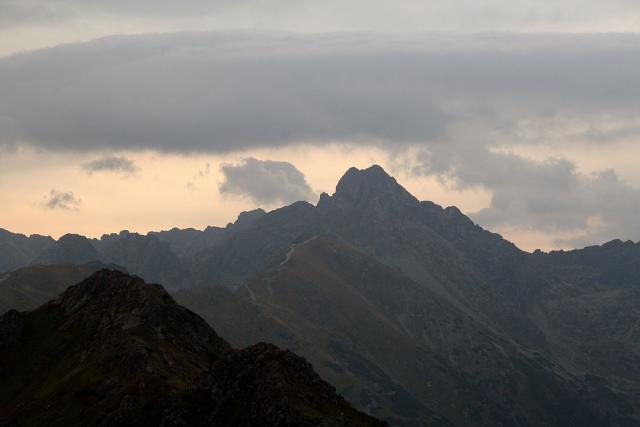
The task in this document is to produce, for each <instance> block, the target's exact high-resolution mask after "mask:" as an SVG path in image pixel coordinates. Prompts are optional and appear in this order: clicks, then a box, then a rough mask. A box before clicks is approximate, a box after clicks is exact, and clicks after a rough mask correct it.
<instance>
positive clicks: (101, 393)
mask: <svg viewBox="0 0 640 427" xmlns="http://www.w3.org/2000/svg"><path fill="white" fill-rule="evenodd" d="M0 349H2V352H0V372H2V382H1V383H0V424H2V425H49V426H87V425H110V426H125V425H131V426H133V425H135V426H160V425H162V426H184V425H189V426H230V427H231V426H256V427H258V426H266V425H268V426H283V427H284V426H287V427H294V426H345V427H347V426H353V427H357V426H361V427H365V426H371V427H373V426H382V425H383V424H382V423H380V422H378V421H376V420H374V419H373V418H370V417H368V416H367V415H364V414H361V413H359V412H357V411H355V410H354V409H352V408H351V407H350V406H349V404H348V403H347V402H346V401H345V400H344V399H342V398H340V397H339V396H338V395H336V393H335V389H334V388H333V387H331V386H330V385H328V384H327V383H325V382H324V381H322V380H321V379H320V378H319V377H318V376H317V374H316V373H315V372H314V371H313V370H312V368H311V366H310V365H309V364H308V363H306V362H305V361H304V360H303V359H301V358H299V357H297V356H295V355H293V354H292V353H290V352H287V351H283V350H280V349H278V348H277V347H275V346H273V345H270V344H257V345H254V346H251V347H248V348H246V349H243V350H232V349H231V347H230V346H229V345H228V344H227V342H226V341H224V340H223V339H222V338H220V337H219V336H218V335H217V334H216V333H215V332H214V331H213V330H212V329H211V328H210V327H209V326H208V325H207V324H206V323H205V322H204V320H202V319H201V318H200V317H198V316H197V315H195V314H194V313H192V312H190V311H189V310H187V309H185V308H183V307H181V306H179V305H177V304H176V303H175V302H174V301H173V299H172V298H171V297H170V296H169V294H167V293H166V292H165V290H164V289H163V288H162V287H161V286H159V285H148V284H146V283H144V282H143V281H142V280H141V279H139V278H136V277H131V276H128V275H126V274H123V273H120V272H117V271H112V270H101V271H99V272H97V273H95V274H94V275H92V276H91V277H89V278H88V279H86V280H84V281H83V282H81V283H79V284H77V285H75V286H72V287H70V288H69V289H68V290H67V291H65V292H64V293H63V294H62V295H61V296H60V297H59V298H57V299H55V300H53V301H51V302H49V303H48V304H45V305H44V306H42V307H40V308H38V309H37V310H35V311H32V312H17V311H9V312H7V313H6V314H4V315H3V316H2V317H0Z"/></svg>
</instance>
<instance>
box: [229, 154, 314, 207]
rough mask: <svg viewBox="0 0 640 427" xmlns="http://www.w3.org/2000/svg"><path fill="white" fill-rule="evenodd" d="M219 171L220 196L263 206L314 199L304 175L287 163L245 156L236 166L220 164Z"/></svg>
mask: <svg viewBox="0 0 640 427" xmlns="http://www.w3.org/2000/svg"><path fill="white" fill-rule="evenodd" d="M221 170H222V174H223V175H224V181H223V182H222V184H220V188H219V189H220V192H221V193H223V194H225V193H226V194H235V195H240V196H244V197H248V198H250V199H252V200H253V201H255V202H256V203H258V204H266V205H271V204H274V203H292V202H295V201H298V200H313V199H315V198H316V194H315V193H314V191H313V190H312V189H311V187H310V186H309V184H308V183H307V180H306V178H305V176H304V174H303V173H302V172H300V171H299V170H298V169H297V168H296V167H295V166H294V165H292V164H291V163H289V162H278V161H273V160H258V159H254V158H252V157H249V158H246V159H243V160H242V161H241V162H240V163H239V164H235V165H233V164H225V165H222V167H221Z"/></svg>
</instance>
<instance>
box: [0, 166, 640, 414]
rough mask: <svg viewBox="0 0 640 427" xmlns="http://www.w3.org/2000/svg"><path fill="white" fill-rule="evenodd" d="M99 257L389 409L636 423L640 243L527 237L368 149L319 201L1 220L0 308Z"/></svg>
mask: <svg viewBox="0 0 640 427" xmlns="http://www.w3.org/2000/svg"><path fill="white" fill-rule="evenodd" d="M95 261H97V262H99V263H104V264H106V263H109V264H115V265H118V266H121V267H122V268H124V269H126V270H127V271H129V272H130V273H132V274H137V275H139V276H141V277H143V278H144V279H145V280H147V281H150V282H158V283H160V284H162V285H163V286H165V287H167V289H169V291H170V292H172V293H173V295H174V297H175V298H176V300H177V301H178V302H179V303H181V304H183V305H184V306H186V307H188V308H190V309H191V310H193V311H195V312H196V313H198V314H199V315H201V316H202V317H203V318H204V319H206V320H207V321H208V322H209V324H210V325H211V326H212V327H213V328H214V329H215V330H216V331H218V333H220V334H221V335H222V336H223V337H224V338H226V339H227V340H228V341H229V342H230V343H231V344H232V345H234V346H239V347H243V346H247V345H252V344H255V343H257V342H260V341H267V342H271V343H274V344H276V345H279V346H281V347H284V348H287V349H290V350H292V351H294V352H295V353H296V354H298V355H301V356H304V357H305V358H306V359H307V360H309V361H310V362H311V364H312V365H313V367H314V368H315V369H316V370H317V371H318V373H319V374H320V376H321V377H322V378H323V379H324V380H326V381H328V382H330V383H331V384H333V385H335V386H336V387H337V389H338V392H339V393H341V394H342V395H343V396H345V398H346V399H347V400H348V401H350V402H351V403H352V404H353V405H354V406H356V408H358V409H360V410H363V411H366V412H368V413H370V414H372V415H374V416H376V417H380V418H383V419H385V420H388V422H389V423H390V424H391V425H396V426H421V425H455V426H478V425H483V426H495V425H503V426H538V425H545V426H607V425H610V426H637V425H640V409H639V408H640V347H639V346H638V343H639V342H640V308H639V307H640V283H639V278H640V245H639V244H638V243H633V242H622V241H612V242H609V243H607V244H605V245H603V246H598V247H590V248H585V249H582V250H575V251H568V252H562V251H560V252H552V253H542V252H535V253H528V252H524V251H521V250H519V249H518V248H517V247H516V246H515V245H513V244H512V243H510V242H508V241H506V240H504V239H503V238H502V237H500V236H499V235H497V234H493V233H491V232H489V231H486V230H484V229H482V228H481V227H479V226H477V225H476V224H474V223H473V222H472V221H471V220H470V219H469V218H467V217H466V216H465V215H463V214H462V213H461V212H460V211H459V210H458V209H457V208H455V207H449V208H442V207H440V206H438V205H436V204H434V203H433V202H429V201H419V200H417V199H416V198H415V197H413V196H412V195H411V194H409V193H408V192H407V191H406V190H405V189H404V188H403V187H402V186H400V185H399V184H398V183H397V182H396V181H395V179H393V178H392V177H390V176H389V175H388V174H387V173H386V172H385V171H384V170H382V168H380V167H379V166H372V167H370V168H368V169H364V170H358V169H355V168H352V169H349V170H348V171H347V172H346V174H345V175H344V176H343V177H342V178H341V180H340V181H339V182H338V184H337V187H336V191H335V193H334V194H333V195H331V196H329V195H327V194H322V195H321V197H320V200H319V202H318V204H317V205H315V206H314V205H311V204H309V203H306V202H297V203H294V204H292V205H289V206H285V207H283V208H280V209H277V210H274V211H271V212H268V213H267V212H264V211H262V210H256V211H252V212H246V213H243V214H241V215H240V217H239V218H238V220H237V221H236V222H235V223H234V224H229V225H228V226H227V227H225V228H218V227H208V228H207V229H205V230H203V231H199V230H194V229H187V230H179V229H173V230H170V231H162V232H155V233H149V234H148V235H139V234H136V233H129V232H121V233H119V234H112V235H105V236H103V237H102V238H101V239H99V240H97V239H87V238H84V237H82V236H77V235H66V236H63V237H62V238H60V239H59V240H58V241H54V240H53V239H50V238H46V237H42V236H31V237H26V236H21V235H15V234H11V233H9V232H5V231H3V232H2V233H1V234H0V270H4V271H10V270H16V269H18V268H20V267H26V269H24V270H18V271H15V272H12V273H5V274H2V275H0V299H1V300H0V308H2V309H7V308H18V309H33V308H35V307H36V306H37V305H38V304H40V303H44V302H46V301H47V300H49V299H50V298H51V297H52V296H53V295H55V294H57V293H58V292H60V291H61V290H62V289H63V288H64V286H65V285H71V284H74V283H76V282H77V281H79V277H78V274H81V275H83V274H85V273H87V275H88V274H90V273H91V271H95V270H96V269H99V268H101V264H98V263H94V264H89V265H87V263H88V262H95ZM59 264H74V265H76V266H75V267H69V266H68V267H64V268H66V269H70V270H69V271H70V272H69V273H67V274H68V275H67V276H60V274H61V273H60V269H61V268H63V267H59V266H56V265H59ZM29 265H32V266H31V267H29ZM42 265H49V266H51V267H43V266H42ZM54 266H55V267H54ZM90 270H91V271H90ZM33 271H44V272H45V273H42V274H44V275H43V276H36V275H34V274H32V273H30V272H33ZM47 271H50V272H51V273H50V276H47V274H48V273H46V272H47ZM56 272H57V273H56ZM56 274H57V276H56ZM17 277H24V279H21V280H17V279H16V278H17ZM56 277H57V278H56ZM61 277H62V278H61ZM67 278H68V279H67ZM49 283H51V287H50V289H51V292H49V293H47V291H46V290H47V285H48V284H49ZM9 284H10V289H11V292H10V293H9V292H8V290H7V289H9ZM34 289H37V290H38V292H35V291H34ZM42 289H45V290H44V291H43V290H42ZM21 295H22V296H21ZM40 310H42V309H40ZM42 345H43V346H44V345H46V344H42ZM43 348H45V347H43Z"/></svg>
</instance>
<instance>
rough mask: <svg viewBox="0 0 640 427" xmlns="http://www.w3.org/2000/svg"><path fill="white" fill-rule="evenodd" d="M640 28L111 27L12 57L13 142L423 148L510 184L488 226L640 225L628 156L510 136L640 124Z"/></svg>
mask: <svg viewBox="0 0 640 427" xmlns="http://www.w3.org/2000/svg"><path fill="white" fill-rule="evenodd" d="M639 42H640V36H638V35H621V34H608V35H559V34H546V35H514V34H508V35H495V34H494V35H477V36H444V35H413V36H401V35H396V36H383V35H375V34H351V35H336V34H325V35H292V34H285V33H256V32H214V33H182V34H157V35H144V36H118V37H109V38H105V39H100V40H96V41H93V42H88V43H80V44H73V45H67V46H62V47H57V48H51V49H44V50H41V51H38V52H34V53H30V54H24V55H16V56H13V57H9V58H5V59H0V129H2V132H1V133H0V147H1V146H4V147H14V146H16V145H18V144H31V145H34V146H38V147H40V148H45V149H49V150H58V151H69V150H71V151H82V152H91V151H94V150H119V149H127V150H131V149H134V150H135V149H152V150H158V151H168V152H178V153H189V152H211V153H223V152H232V151H239V150H246V149H251V148H256V147H274V146H287V145H293V144H298V143H302V142H303V143H308V144H316V145H321V144H326V143H330V142H346V143H350V144H361V145H367V146H377V147H381V148H383V149H386V150H388V151H390V152H402V151H404V150H405V149H406V148H409V147H414V148H415V147H418V148H419V150H420V151H421V152H422V153H423V154H422V155H421V157H420V158H418V159H417V167H416V172H418V173H424V174H429V175H436V176H447V177H448V178H451V179H453V180H454V182H457V184H458V185H460V186H463V187H464V186H466V187H470V186H481V187H485V188H488V189H489V190H491V191H492V193H493V200H492V202H491V206H489V207H488V208H487V209H486V210H483V211H481V212H478V213H476V215H475V217H476V219H477V220H478V221H480V222H481V223H482V224H485V225H495V224H511V225H530V226H532V227H534V228H536V229H540V230H545V231H554V230H577V231H579V232H584V238H583V240H582V241H583V242H587V241H599V239H603V238H613V237H629V238H633V239H638V238H640V230H638V226H637V225H636V221H635V219H634V218H632V217H631V216H629V215H627V214H626V212H627V211H628V209H630V208H633V207H634V206H636V205H637V204H638V203H639V200H640V196H639V195H638V191H637V190H636V189H635V188H633V187H632V186H630V185H629V184H627V183H626V182H624V181H623V180H622V179H620V177H618V176H617V175H616V173H615V172H614V171H607V170H606V167H604V168H603V169H605V170H603V171H599V172H596V174H595V175H585V174H582V173H579V172H577V169H576V167H575V165H574V164H573V163H572V162H571V159H550V160H547V161H542V162H539V161H533V160H530V159H526V158H523V157H520V156H517V155H513V154H504V153H503V152H501V151H499V150H497V148H500V147H505V146H506V147H513V146H517V145H519V144H538V145H540V146H542V147H544V146H545V145H548V144H557V143H560V144H561V143H563V141H570V142H572V143H576V142H577V143H585V144H601V145H603V144H609V145H611V144H615V143H616V142H618V141H620V140H625V139H626V140H629V139H630V138H634V137H638V136H640V133H639V132H638V131H639V129H640V123H639V121H638V119H637V118H638V117H640V73H638V72H637V70H639V69H640V43H639ZM251 167H255V169H256V170H259V171H261V172H260V173H262V174H266V176H267V177H269V176H270V175H269V174H271V173H272V172H269V171H268V170H266V169H265V167H264V165H262V166H260V168H258V166H257V164H256V165H253V166H247V164H245V165H244V166H243V165H241V166H240V169H229V173H232V172H233V171H239V172H243V173H246V174H248V176H250V172H251V171H250V170H249V169H251ZM252 171H253V170H252ZM254 172H255V171H254ZM278 176H280V175H278ZM249 181H250V180H247V181H246V183H245V184H242V185H244V186H245V187H246V188H242V187H239V186H238V187H233V186H232V185H231V184H230V185H229V187H228V191H231V192H232V191H234V189H237V190H238V192H244V193H246V194H249V195H250V196H251V197H253V198H254V199H256V200H263V201H272V200H275V197H276V196H274V195H269V192H268V191H267V190H265V189H263V190H256V191H255V192H254V193H252V192H253V191H254V190H253V187H252V185H253V184H250V183H249ZM234 184H235V183H234ZM594 222H596V223H598V224H600V225H599V228H597V229H595V228H594V227H593V226H592V224H593V223H594Z"/></svg>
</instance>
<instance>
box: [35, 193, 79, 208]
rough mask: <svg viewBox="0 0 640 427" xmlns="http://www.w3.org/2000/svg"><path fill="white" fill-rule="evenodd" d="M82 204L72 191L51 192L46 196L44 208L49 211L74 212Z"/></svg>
mask: <svg viewBox="0 0 640 427" xmlns="http://www.w3.org/2000/svg"><path fill="white" fill-rule="evenodd" d="M81 204H82V200H80V199H79V198H77V197H76V196H75V194H73V192H72V191H58V190H51V191H50V192H49V194H48V195H47V196H46V201H45V202H44V203H43V206H44V207H45V208H47V209H64V210H74V209H78V207H79V206H80V205H81Z"/></svg>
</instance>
